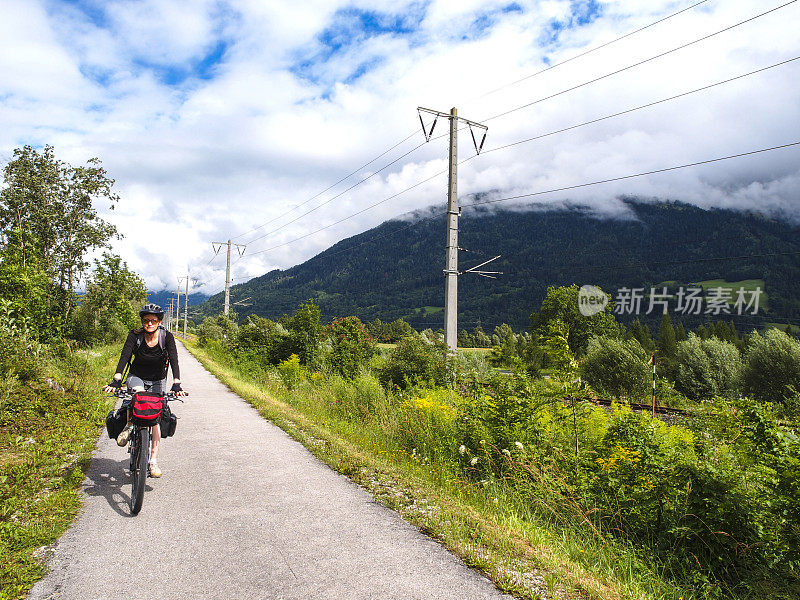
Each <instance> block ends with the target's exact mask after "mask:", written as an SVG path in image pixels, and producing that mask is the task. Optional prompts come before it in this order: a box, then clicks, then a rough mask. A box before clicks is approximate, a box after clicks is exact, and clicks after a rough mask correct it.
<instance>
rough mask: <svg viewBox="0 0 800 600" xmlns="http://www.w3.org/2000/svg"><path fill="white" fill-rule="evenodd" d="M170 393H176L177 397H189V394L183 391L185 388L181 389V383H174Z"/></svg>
mask: <svg viewBox="0 0 800 600" xmlns="http://www.w3.org/2000/svg"><path fill="white" fill-rule="evenodd" d="M170 391H171V392H172V393H174V394H175V395H176V396H188V395H189V393H188V392H185V391H183V388H182V387H181V384H180V383H173V384H172V389H171V390H170Z"/></svg>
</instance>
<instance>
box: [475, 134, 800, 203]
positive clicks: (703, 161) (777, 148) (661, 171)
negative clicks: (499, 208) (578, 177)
mask: <svg viewBox="0 0 800 600" xmlns="http://www.w3.org/2000/svg"><path fill="white" fill-rule="evenodd" d="M797 145H800V141H798V142H791V143H789V144H781V145H780V146H772V147H771V148H762V149H760V150H751V151H750V152H741V153H739V154H731V155H729V156H720V157H719V158H711V159H709V160H701V161H697V162H693V163H686V164H684V165H676V166H674V167H665V168H663V169H653V170H652V171H644V172H642V173H634V174H632V175H622V176H620V177H610V178H609V179H600V180H598V181H590V182H588V183H579V184H576V185H568V186H564V187H560V188H552V189H549V190H542V191H540V192H531V193H530V194H519V195H517V196H509V197H507V198H497V199H495V200H484V201H481V202H473V203H472V204H466V205H465V206H464V208H470V207H474V206H483V205H485V204H496V203H498V202H508V201H509V200H518V199H519V198H530V197H532V196H541V195H543V194H550V193H553V192H564V191H567V190H575V189H578V188H584V187H589V186H593V185H600V184H601V183H611V182H613V181H622V180H625V179H634V178H636V177H644V176H645V175H655V174H656V173H666V172H668V171H677V170H678V169H686V168H688V167H696V166H698V165H707V164H711V163H715V162H721V161H723V160H730V159H732V158H741V157H742V156H751V155H753V154H760V153H762V152H770V151H772V150H780V149H783V148H790V147H792V146H797Z"/></svg>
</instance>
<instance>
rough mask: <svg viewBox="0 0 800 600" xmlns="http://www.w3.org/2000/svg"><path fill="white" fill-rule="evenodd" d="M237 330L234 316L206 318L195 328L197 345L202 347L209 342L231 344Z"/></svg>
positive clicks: (221, 315)
mask: <svg viewBox="0 0 800 600" xmlns="http://www.w3.org/2000/svg"><path fill="white" fill-rule="evenodd" d="M238 329H239V327H238V326H237V325H236V316H235V315H232V314H230V315H224V314H221V313H220V314H219V315H217V316H216V317H206V318H205V319H203V322H202V323H200V326H199V327H198V328H197V343H198V344H199V345H200V346H201V347H202V346H205V345H206V344H207V343H208V341H209V340H218V341H222V342H227V343H230V342H233V341H235V340H236V335H237V332H238Z"/></svg>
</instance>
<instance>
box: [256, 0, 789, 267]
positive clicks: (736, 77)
mask: <svg viewBox="0 0 800 600" xmlns="http://www.w3.org/2000/svg"><path fill="white" fill-rule="evenodd" d="M792 1H793V2H795V1H796V0H792ZM798 59H800V57H794V58H790V59H787V60H785V61H781V62H778V63H775V64H773V65H769V66H767V67H763V68H760V69H756V70H754V71H750V72H748V73H744V74H742V75H737V76H735V77H731V78H729V79H725V80H723V81H718V82H716V83H712V84H709V85H706V86H703V87H700V88H697V89H694V90H690V91H688V92H683V93H681V94H677V95H675V96H671V97H669V98H664V99H661V100H656V101H654V102H650V103H647V104H643V105H641V106H637V107H634V108H630V109H626V110H624V111H620V112H617V113H613V114H611V115H606V116H603V117H598V118H596V119H592V120H589V121H585V122H583V123H579V124H576V125H571V126H569V127H565V128H562V129H558V130H554V131H551V132H548V133H544V134H540V135H537V136H534V137H531V138H527V139H523V140H520V141H517V142H513V143H511V144H506V145H504V146H498V147H496V148H490V149H487V150H484V151H483V153H482V154H488V153H490V152H495V151H497V150H502V149H506V148H510V147H512V146H516V145H519V144H523V143H527V142H531V141H534V140H538V139H541V138H545V137H549V136H552V135H555V134H558V133H563V132H566V131H570V130H572V129H577V128H579V127H584V126H587V125H591V124H594V123H598V122H600V121H604V120H607V119H611V118H614V117H618V116H621V115H625V114H629V113H631V112H634V111H637V110H642V109H644V108H649V107H651V106H655V105H657V104H662V103H664V102H668V101H671V100H675V99H678V98H682V97H684V96H688V95H690V94H694V93H697V92H700V91H705V90H708V89H711V88H713V87H716V86H719V85H723V84H725V83H730V82H732V81H736V80H738V79H742V78H744V77H748V76H750V75H755V74H757V73H761V72H764V71H766V70H768V69H772V68H775V67H778V66H782V65H786V64H789V63H791V62H794V61H796V60H798ZM790 145H791V144H790ZM780 147H782V146H778V147H775V148H767V149H763V150H758V151H755V152H766V151H768V150H774V149H778V148H780ZM745 155H746V154H745ZM736 156H739V155H735V156H730V157H722V158H718V159H713V160H712V161H710V162H716V161H719V160H727V159H728V158H735V157H736ZM476 157H477V155H474V156H470V157H468V158H466V159H464V160H462V161H460V162H459V165H461V164H463V163H465V162H467V161H470V160H473V159H475V158H476ZM694 164H705V163H703V162H701V163H692V164H690V165H680V166H676V167H670V168H668V169H665V170H675V169H680V168H685V167H688V166H693V165H694ZM446 172H447V171H446V170H444V171H440V172H438V173H436V174H435V175H433V176H431V177H429V178H427V179H424V180H422V181H420V182H417V183H416V184H414V185H412V186H410V187H408V188H406V189H404V190H401V191H400V192H397V193H396V194H393V195H391V196H389V197H388V198H385V199H383V200H381V201H379V202H375V203H373V204H371V205H370V206H367V207H366V208H364V209H362V210H360V211H358V212H356V213H354V214H352V215H350V216H348V217H345V218H343V219H340V220H338V221H336V222H334V223H331V224H329V225H326V226H324V227H321V228H319V229H317V230H315V231H312V232H310V233H308V234H305V235H303V236H301V237H299V238H295V239H293V240H290V241H288V242H284V243H282V244H279V245H276V246H273V247H271V248H267V249H265V250H260V251H258V252H253V253H251V254H250V256H254V255H256V254H261V253H264V252H268V251H271V250H275V249H277V248H280V247H283V246H286V245H288V244H292V243H294V242H296V241H299V240H301V239H305V238H307V237H309V236H311V235H314V234H316V233H319V232H321V231H324V230H325V229H329V228H330V227H333V226H335V225H338V224H340V223H342V222H344V221H347V220H348V219H351V218H352V217H355V216H357V215H359V214H362V213H364V212H366V211H367V210H370V209H371V208H374V207H376V206H378V205H380V204H383V203H384V202H388V201H389V200H392V199H394V198H396V197H397V196H399V195H401V194H404V193H406V192H408V191H410V190H412V189H414V188H416V187H418V186H420V185H422V184H423V183H427V182H428V181H431V180H432V179H434V178H436V177H439V176H441V175H443V174H445V173H446ZM657 172H662V170H658V171H650V172H646V173H640V174H635V175H627V176H624V177H621V178H615V179H609V180H603V181H598V182H591V183H586V184H580V185H578V186H570V187H566V188H559V189H554V190H546V191H542V192H536V193H535V194H532V195H539V194H546V193H550V192H555V191H564V190H568V189H574V188H575V187H586V186H589V185H597V184H599V183H607V182H611V181H618V180H619V179H626V178H633V177H641V176H643V175H649V174H652V173H657ZM524 196H525V195H523V196H518V197H512V198H505V199H499V200H493V201H490V202H502V201H505V200H511V199H516V198H521V197H524ZM490 202H487V203H490ZM469 206H475V204H472V205H466V206H465V208H468V207H469ZM441 214H444V213H441ZM435 216H439V215H434V217H435ZM394 233H397V232H392V234H391V235H393V234H394ZM365 243H366V242H365ZM354 247H355V246H354ZM344 251H346V250H340V251H338V252H336V254H338V253H341V252H344Z"/></svg>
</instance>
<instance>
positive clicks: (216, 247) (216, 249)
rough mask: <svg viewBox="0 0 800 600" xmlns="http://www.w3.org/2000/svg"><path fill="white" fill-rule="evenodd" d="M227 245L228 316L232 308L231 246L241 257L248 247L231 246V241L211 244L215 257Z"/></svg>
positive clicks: (226, 297)
mask: <svg viewBox="0 0 800 600" xmlns="http://www.w3.org/2000/svg"><path fill="white" fill-rule="evenodd" d="M226 245H227V246H228V260H227V266H226V267H225V308H224V309H223V312H224V314H226V315H227V314H228V311H230V307H231V246H236V251H237V252H238V253H239V256H242V255H243V254H244V251H245V248H247V246H246V245H245V244H231V241H230V240H228V241H227V242H211V247H212V248H214V254H215V255H216V254H217V253H219V251H220V249H221V248H222V247H223V246H226Z"/></svg>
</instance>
